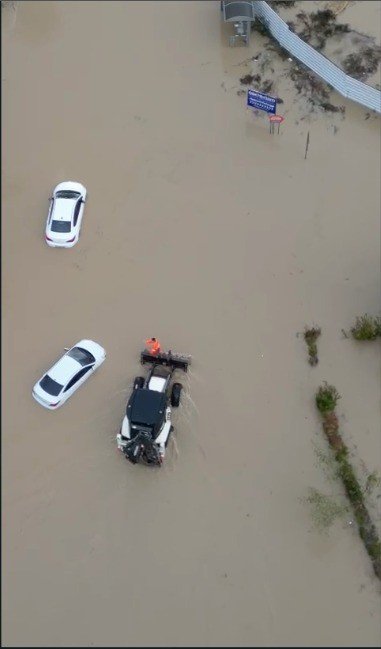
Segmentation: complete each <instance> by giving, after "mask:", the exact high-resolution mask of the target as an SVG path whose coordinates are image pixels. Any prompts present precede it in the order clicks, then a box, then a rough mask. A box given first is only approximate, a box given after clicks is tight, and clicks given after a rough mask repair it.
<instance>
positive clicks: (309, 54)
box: [253, 0, 381, 113]
mask: <svg viewBox="0 0 381 649" xmlns="http://www.w3.org/2000/svg"><path fill="white" fill-rule="evenodd" d="M253 8H254V14H255V15H256V17H257V18H258V19H259V20H260V21H261V22H262V23H263V24H264V25H265V26H266V27H267V29H268V30H269V31H270V32H271V34H272V35H273V36H274V38H275V39H276V40H277V41H278V42H279V43H280V45H281V46H282V47H284V49H286V50H288V52H290V54H292V55H293V56H294V57H295V58H297V59H299V61H301V62H302V63H304V65H306V66H307V67H308V68H310V69H311V70H312V71H313V72H315V73H316V74H318V75H319V77H321V78H322V79H324V81H326V82H327V83H329V84H330V85H331V86H332V87H333V88H334V89H335V90H337V92H339V93H340V94H341V95H343V96H344V97H346V98H348V99H352V100H353V101H356V102H357V103H358V104H362V105H363V106H366V107H367V108H371V109H372V110H375V111H376V112H377V113H381V92H380V91H379V90H376V88H372V87H371V86H368V85H367V84H366V83H363V82H362V81H357V79H353V78H352V77H350V76H348V75H347V74H345V72H344V71H343V70H340V68H338V67H337V65H335V64H334V63H332V61H330V60H329V59H327V58H326V57H325V56H324V55H323V54H320V52H317V51H316V50H315V49H314V48H313V47H311V45H308V43H305V42H304V41H303V40H302V39H301V38H299V36H297V35H296V34H294V33H293V32H291V31H290V29H289V27H288V25H287V24H286V23H285V22H284V20H282V18H281V17H280V16H278V14H277V13H276V12H275V11H274V10H273V9H271V7H270V6H269V5H268V4H267V2H264V1H262V0H253Z"/></svg>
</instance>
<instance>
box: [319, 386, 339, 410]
mask: <svg viewBox="0 0 381 649" xmlns="http://www.w3.org/2000/svg"><path fill="white" fill-rule="evenodd" d="M340 398H341V397H340V395H339V393H338V391H337V390H336V388H335V387H334V386H333V385H328V383H327V381H324V383H323V385H321V386H320V388H319V389H318V391H317V393H316V405H317V407H318V410H319V411H320V412H321V413H322V414H325V413H328V412H333V411H334V410H335V408H336V404H337V402H338V400H339V399H340Z"/></svg>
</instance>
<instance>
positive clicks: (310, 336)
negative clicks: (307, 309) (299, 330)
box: [304, 327, 321, 366]
mask: <svg viewBox="0 0 381 649" xmlns="http://www.w3.org/2000/svg"><path fill="white" fill-rule="evenodd" d="M320 334H321V329H320V327H309V328H308V327H306V328H305V330H304V340H305V341H306V344H307V348H308V362H309V364H310V365H312V366H314V365H317V364H318V362H319V359H318V355H317V344H316V341H317V339H318V338H319V336H320Z"/></svg>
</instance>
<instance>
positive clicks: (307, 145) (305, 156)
mask: <svg viewBox="0 0 381 649" xmlns="http://www.w3.org/2000/svg"><path fill="white" fill-rule="evenodd" d="M309 144H310V132H309V131H308V133H307V140H306V151H305V154H304V159H306V158H307V152H308V147H309Z"/></svg>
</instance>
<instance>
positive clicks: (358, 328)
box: [351, 313, 381, 340]
mask: <svg viewBox="0 0 381 649" xmlns="http://www.w3.org/2000/svg"><path fill="white" fill-rule="evenodd" d="M351 334H352V336H353V338H354V339H355V340H375V339H376V338H377V336H381V318H374V317H373V316H370V315H368V314H367V313H366V314H365V315H363V316H361V317H359V318H356V322H355V324H354V326H353V327H352V328H351Z"/></svg>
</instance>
